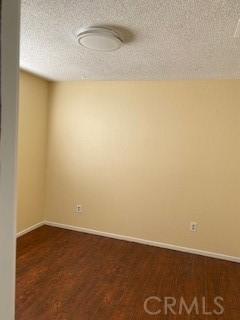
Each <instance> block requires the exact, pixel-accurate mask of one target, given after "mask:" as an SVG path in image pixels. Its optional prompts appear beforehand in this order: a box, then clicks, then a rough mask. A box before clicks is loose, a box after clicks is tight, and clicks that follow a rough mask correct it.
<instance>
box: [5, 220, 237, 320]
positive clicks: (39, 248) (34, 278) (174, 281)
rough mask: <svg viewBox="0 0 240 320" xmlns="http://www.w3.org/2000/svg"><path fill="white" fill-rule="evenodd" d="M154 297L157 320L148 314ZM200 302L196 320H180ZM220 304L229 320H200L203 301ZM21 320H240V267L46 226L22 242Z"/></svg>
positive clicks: (194, 314)
mask: <svg viewBox="0 0 240 320" xmlns="http://www.w3.org/2000/svg"><path fill="white" fill-rule="evenodd" d="M150 296H156V297H158V298H154V299H150V300H149V301H148V302H149V303H148V304H146V306H147V308H148V309H149V311H161V313H160V314H158V315H149V314H147V313H146V312H145V311H144V301H145V299H146V298H148V297H150ZM195 296H196V301H197V303H198V305H199V314H197V312H196V310H197V309H196V308H194V309H193V311H194V312H192V313H191V314H187V312H185V310H184V309H183V312H182V314H178V313H179V305H180V304H181V303H182V302H180V301H182V300H181V299H182V298H181V297H183V299H184V300H185V301H186V303H187V306H189V305H191V302H192V301H193V299H194V297H195ZM215 296H221V297H223V299H224V302H223V303H222V302H221V304H222V305H223V307H224V309H225V311H224V314H223V315H215V314H212V315H204V314H202V313H203V312H202V311H203V310H202V308H203V307H204V306H202V305H203V300H202V299H204V298H202V297H206V299H205V300H206V308H207V311H208V312H210V311H212V310H213V309H216V310H218V311H219V310H220V309H219V308H217V307H216V305H215V304H214V303H213V300H214V297H215ZM166 297H173V298H175V299H176V305H175V306H174V307H173V311H174V312H176V313H177V315H174V314H172V313H171V312H170V310H168V309H167V310H164V305H166V301H168V302H169V301H170V300H171V299H170V300H166V299H167V298H166ZM159 298H161V299H162V301H159V300H158V299H159ZM171 301H173V300H171ZM164 302H165V304H164ZM194 306H196V305H194ZM16 319H17V320H40V319H41V320H55V319H56V320H93V319H94V320H109V319H110V320H113V319H114V320H142V319H148V320H149V319H153V320H155V319H167V320H171V319H188V320H189V319H191V320H192V319H199V320H200V319H224V320H239V319H240V264H237V263H231V262H227V261H221V260H216V259H211V258H206V257H201V256H197V255H191V254H185V253H180V252H175V251H170V250H165V249H160V248H155V247H150V246H145V245H140V244H134V243H130V242H125V241H119V240H113V239H108V238H104V237H98V236H94V235H88V234H83V233H79V232H74V231H68V230H64V229H58V228H53V227H47V226H44V227H41V228H39V229H37V230H35V231H32V232H30V233H28V234H26V235H24V236H22V237H21V238H19V239H18V241H17V287H16ZM2 320H3V319H2Z"/></svg>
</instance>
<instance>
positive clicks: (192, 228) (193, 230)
mask: <svg viewBox="0 0 240 320" xmlns="http://www.w3.org/2000/svg"><path fill="white" fill-rule="evenodd" d="M190 231H192V232H197V222H191V223H190Z"/></svg>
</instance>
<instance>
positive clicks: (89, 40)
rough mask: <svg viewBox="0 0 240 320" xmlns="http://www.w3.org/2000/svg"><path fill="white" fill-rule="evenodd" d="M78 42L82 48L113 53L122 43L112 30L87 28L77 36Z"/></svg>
mask: <svg viewBox="0 0 240 320" xmlns="http://www.w3.org/2000/svg"><path fill="white" fill-rule="evenodd" d="M77 38H78V42H79V44H80V45H82V46H83V47H86V48H88V49H93V50H98V51H113V50H117V49H119V48H120V47H121V45H122V43H123V41H122V39H121V37H120V35H119V34H118V33H117V32H116V31H113V30H112V29H108V28H103V27H89V28H87V29H83V30H82V31H81V32H80V33H79V34H78V35H77Z"/></svg>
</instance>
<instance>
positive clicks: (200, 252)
mask: <svg viewBox="0 0 240 320" xmlns="http://www.w3.org/2000/svg"><path fill="white" fill-rule="evenodd" d="M44 224H45V225H48V226H52V227H57V228H63V229H68V230H73V231H79V232H84V233H89V234H94V235H98V236H103V237H108V238H113V239H118V240H125V241H129V242H136V243H140V244H145V245H149V246H154V247H159V248H164V249H170V250H175V251H181V252H185V253H192V254H197V255H201V256H206V257H210V258H215V259H221V260H227V261H231V262H237V263H240V257H234V256H228V255H225V254H221V253H216V252H209V251H204V250H199V249H193V248H187V247H181V246H177V245H174V244H169V243H164V242H156V241H151V240H145V239H140V238H134V237H130V236H124V235H120V234H114V233H109V232H104V231H98V230H94V229H88V228H81V227H76V226H72V225H68V224H62V223H57V222H52V221H45V222H44Z"/></svg>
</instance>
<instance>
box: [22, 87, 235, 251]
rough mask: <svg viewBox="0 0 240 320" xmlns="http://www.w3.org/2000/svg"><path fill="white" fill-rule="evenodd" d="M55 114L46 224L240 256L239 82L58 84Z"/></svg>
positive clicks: (34, 202) (52, 100) (51, 104)
mask: <svg viewBox="0 0 240 320" xmlns="http://www.w3.org/2000/svg"><path fill="white" fill-rule="evenodd" d="M44 88H45V87H44ZM43 91H44V92H45V89H44V90H43ZM49 108H50V114H49V141H48V169H47V182H46V188H47V189H46V190H47V193H46V211H45V217H46V219H48V220H50V221H55V222H59V223H65V224H72V225H76V226H81V227H87V228H93V229H97V230H102V231H108V232H112V233H118V234H123V235H129V236H133V237H139V238H144V239H148V240H155V241H161V242H167V243H171V244H177V245H180V246H187V247H192V248H197V249H202V250H209V251H214V252H220V253H225V254H228V255H234V256H240V247H239V242H240V233H239V225H240V214H239V212H240V196H239V191H240V167H239V164H240V139H239V137H240V81H189V82H187V81H185V82H180V81H179V82H74V83H73V82H68V83H67V82H65V83H64V82H63V83H55V84H51V86H50V100H49ZM44 119H45V113H44ZM44 121H45V120H44ZM29 138H30V137H27V140H28V139H29ZM31 140H32V137H31ZM43 140H44V141H45V136H44V137H42V136H41V142H42V141H43ZM25 148H28V145H26V146H25ZM43 153H44V151H43V149H42V148H41V151H40V154H41V156H42V154H43ZM37 158H38V157H36V154H35V152H34V159H33V161H34V163H35V161H38V160H37ZM41 159H42V158H41ZM42 162H43V160H41V166H42ZM36 166H38V164H37V163H36ZM28 167H29V166H28ZM41 168H42V167H41ZM41 172H43V169H41ZM28 174H29V173H28ZM40 189H41V191H42V188H40ZM28 190H30V188H28ZM41 197H42V193H41ZM24 198H25V200H27V197H26V196H25V197H24ZM29 199H30V201H31V202H30V205H29V210H31V211H32V212H34V209H35V208H37V207H38V206H37V203H39V198H38V197H36V198H35V199H33V198H31V197H29V196H28V201H29ZM41 199H42V198H41ZM31 203H32V204H31ZM77 203H80V204H82V205H83V207H84V213H83V214H82V215H79V216H76V215H74V214H73V211H74V206H75V205H76V204H77ZM190 221H196V222H197V223H198V224H199V230H198V232H197V233H192V232H190V231H189V224H190Z"/></svg>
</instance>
